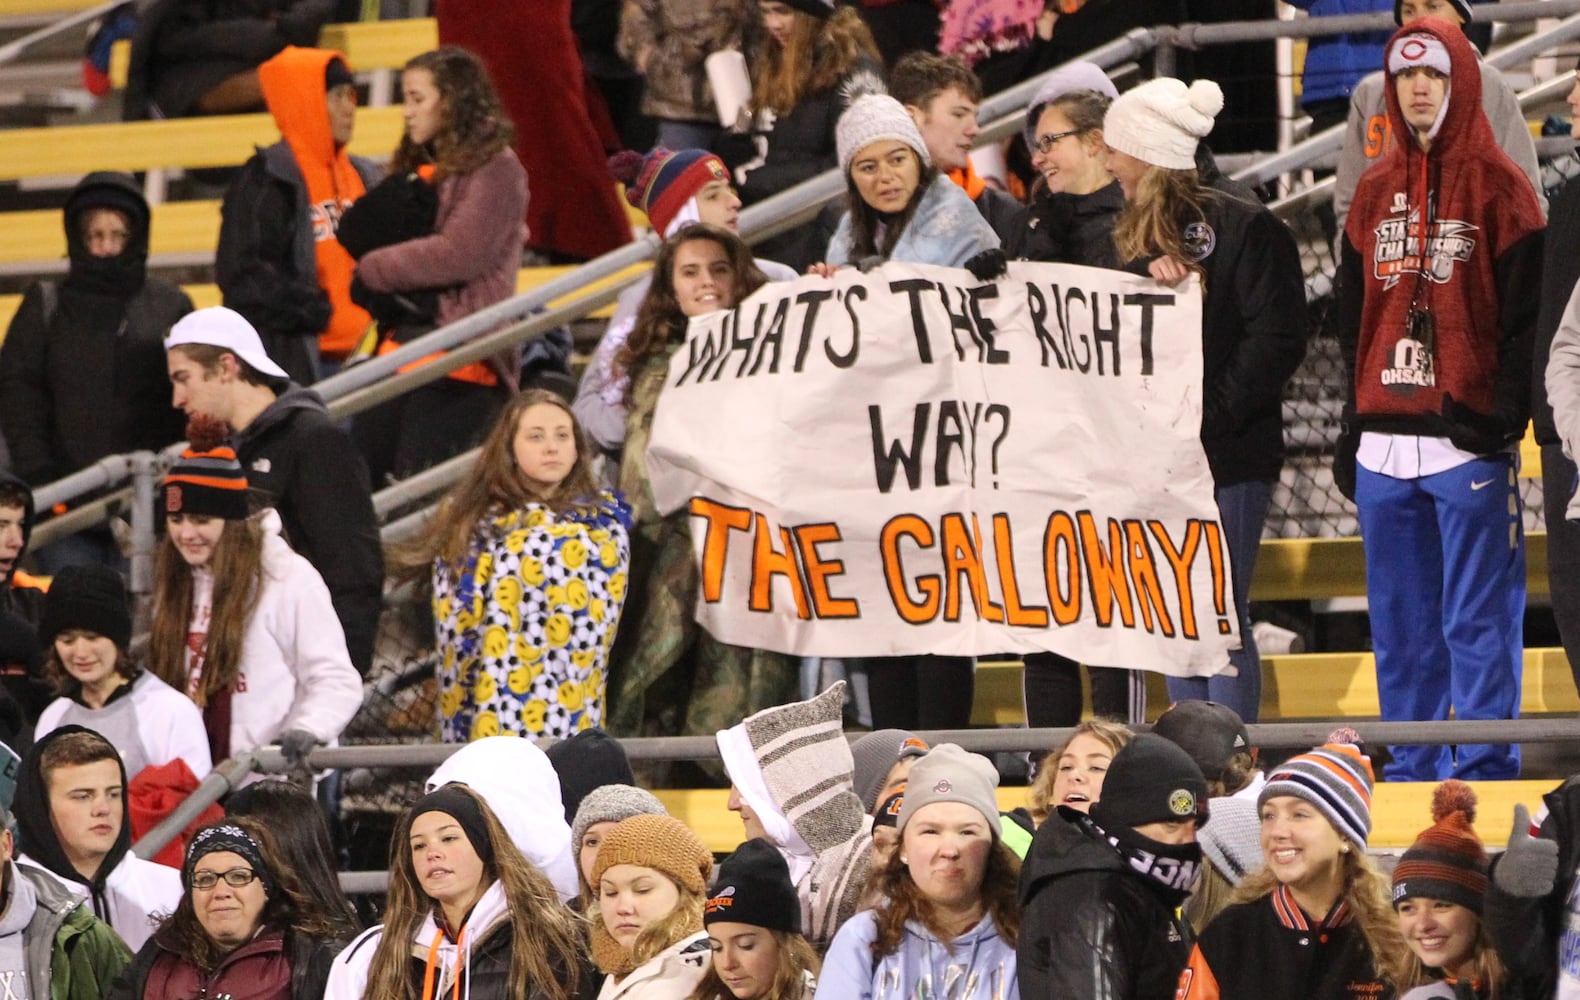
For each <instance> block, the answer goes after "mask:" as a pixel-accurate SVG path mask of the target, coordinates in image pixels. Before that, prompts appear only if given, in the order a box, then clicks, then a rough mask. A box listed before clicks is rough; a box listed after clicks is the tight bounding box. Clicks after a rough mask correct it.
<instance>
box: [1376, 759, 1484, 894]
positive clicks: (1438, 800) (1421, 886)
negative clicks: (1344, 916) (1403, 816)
mask: <svg viewBox="0 0 1580 1000" xmlns="http://www.w3.org/2000/svg"><path fill="white" fill-rule="evenodd" d="M1432 820H1433V823H1432V825H1431V826H1429V827H1427V828H1426V829H1425V830H1423V831H1421V835H1420V836H1419V837H1417V838H1415V843H1414V844H1412V845H1410V849H1409V850H1408V851H1405V852H1404V857H1402V858H1400V859H1399V865H1398V867H1396V868H1395V869H1394V870H1393V902H1394V905H1395V906H1398V905H1399V903H1400V902H1401V901H1402V900H1404V899H1407V898H1409V897H1411V896H1414V897H1417V898H1419V899H1441V900H1443V901H1444V902H1448V903H1458V904H1459V905H1460V906H1463V907H1465V908H1466V909H1468V910H1473V911H1474V912H1476V913H1480V912H1481V903H1482V899H1483V898H1484V897H1485V896H1486V894H1487V867H1488V861H1487V852H1486V850H1485V849H1484V848H1483V847H1482V846H1481V838H1480V837H1478V836H1476V831H1475V828H1474V827H1472V826H1471V824H1472V823H1474V822H1475V821H1476V792H1475V790H1474V789H1472V788H1471V787H1470V786H1469V785H1467V784H1465V783H1464V782H1463V781H1459V780H1458V779H1455V778H1450V779H1449V780H1447V781H1445V782H1443V783H1442V784H1441V785H1438V786H1437V791H1435V792H1433V793H1432Z"/></svg>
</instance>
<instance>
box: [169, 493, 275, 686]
mask: <svg viewBox="0 0 1580 1000" xmlns="http://www.w3.org/2000/svg"><path fill="white" fill-rule="evenodd" d="M208 569H209V572H211V573H212V574H213V576H214V598H213V608H212V610H211V611H210V612H209V627H208V635H207V638H206V639H205V640H204V645H203V686H202V688H201V689H199V690H198V691H197V692H196V693H195V694H194V695H193V700H194V701H196V702H197V704H198V707H200V708H201V707H203V706H205V705H207V704H208V700H209V699H210V698H212V697H214V696H215V695H216V694H218V693H219V692H221V691H224V690H226V689H228V688H230V687H231V686H232V685H234V684H235V683H236V676H237V674H238V673H239V672H240V670H241V646H242V641H243V639H244V638H245V636H246V631H247V621H248V619H249V618H250V617H251V616H252V611H253V605H254V603H255V600H256V598H257V595H258V592H259V591H260V590H261V589H262V587H263V528H262V526H261V525H260V524H259V523H258V519H257V517H256V516H255V517H251V518H248V519H247V520H245V521H226V522H225V530H224V532H223V533H222V534H221V535H220V536H219V544H217V545H215V546H214V554H213V556H211V557H210V558H209V564H208ZM191 623H192V567H191V566H188V565H187V562H186V560H185V559H183V558H182V557H181V553H180V552H179V551H178V550H177V549H176V543H175V542H173V541H171V539H170V534H169V532H166V533H165V538H164V541H162V542H160V543H159V552H158V554H157V555H156V556H155V558H154V610H153V616H152V619H151V621H150V624H149V627H148V660H149V667H150V669H151V670H152V671H153V673H154V674H155V676H157V677H158V678H159V679H160V680H162V681H164V682H165V683H166V684H168V685H170V686H171V687H173V688H175V689H176V690H177V691H185V690H187V683H188V678H187V663H186V654H187V636H188V634H189V633H190V632H191Z"/></svg>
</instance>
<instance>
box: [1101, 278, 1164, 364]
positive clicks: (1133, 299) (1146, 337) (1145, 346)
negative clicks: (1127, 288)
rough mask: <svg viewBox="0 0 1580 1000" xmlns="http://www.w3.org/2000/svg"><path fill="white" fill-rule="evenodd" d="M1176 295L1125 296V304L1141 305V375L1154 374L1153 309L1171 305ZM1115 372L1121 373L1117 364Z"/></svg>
mask: <svg viewBox="0 0 1580 1000" xmlns="http://www.w3.org/2000/svg"><path fill="white" fill-rule="evenodd" d="M1173 304H1174V296H1172V295H1157V294H1154V293H1151V292H1137V293H1134V294H1131V295H1126V296H1125V305H1127V306H1140V307H1141V375H1142V377H1143V378H1144V377H1146V376H1148V375H1151V374H1152V310H1153V309H1155V308H1156V307H1158V306H1171V305H1173ZM1114 374H1115V375H1117V374H1119V367H1118V365H1115V367H1114Z"/></svg>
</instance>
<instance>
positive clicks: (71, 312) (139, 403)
mask: <svg viewBox="0 0 1580 1000" xmlns="http://www.w3.org/2000/svg"><path fill="white" fill-rule="evenodd" d="M149 220H150V216H149V211H148V202H147V201H145V200H144V199H143V195H142V189H141V186H140V185H139V184H138V183H137V182H136V181H135V180H134V179H133V178H132V177H131V176H130V175H128V174H119V173H108V172H101V173H93V174H89V175H88V176H87V177H84V178H83V179H82V181H81V182H80V183H78V184H77V186H76V187H75V188H73V189H72V192H71V195H70V196H69V197H68V198H67V199H66V208H65V212H64V214H63V221H64V223H65V229H66V251H67V255H68V257H69V259H70V267H69V269H68V270H67V271H66V277H65V278H64V279H62V280H59V281H57V280H54V279H45V280H42V281H39V282H37V283H35V284H34V285H33V286H32V287H31V288H29V289H28V290H27V294H26V295H24V296H23V298H22V304H21V306H20V307H19V308H18V309H17V313H16V316H15V317H14V318H13V319H12V320H11V326H10V329H9V331H8V332H7V334H6V337H5V342H4V345H3V346H0V426H3V427H4V428H5V439H6V444H7V445H9V447H10V450H11V468H12V471H14V472H15V473H16V474H17V475H18V476H20V477H21V478H22V479H23V480H25V481H26V482H28V483H31V484H33V485H34V486H42V485H44V484H45V483H48V482H52V481H54V480H56V479H60V478H61V477H63V476H66V475H69V474H71V473H73V472H76V471H77V470H79V469H83V468H86V467H87V466H89V465H92V464H93V463H94V462H97V461H98V460H99V459H101V458H104V457H105V456H107V455H118V454H122V453H125V452H128V451H138V450H141V449H148V450H151V451H158V450H159V449H160V448H163V447H164V446H166V445H168V444H171V443H173V442H175V441H179V440H181V419H180V417H179V415H177V414H175V413H172V412H171V411H170V408H169V406H168V405H166V402H165V401H166V399H167V397H166V395H165V392H166V388H165V384H164V381H165V380H164V346H163V343H162V341H163V339H164V336H165V333H166V332H168V331H169V329H170V326H171V324H173V323H175V322H176V320H178V319H180V318H181V317H182V316H185V315H186V314H187V313H189V312H191V311H192V301H191V300H190V299H188V298H187V296H186V293H185V292H183V291H181V289H179V288H177V287H176V286H175V285H172V284H170V283H169V282H167V281H164V280H162V279H159V278H152V277H149V276H148V240H149ZM85 400H91V401H92V405H84V401H85ZM57 546H59V547H58V548H56V549H55V551H56V555H57V557H58V558H57V561H56V562H55V563H53V564H52V567H51V568H53V566H55V565H65V564H66V563H68V562H72V561H77V562H81V561H86V560H87V559H91V560H92V561H108V560H111V559H113V560H114V561H115V562H119V560H120V552H119V550H118V549H117V548H115V546H114V543H113V539H111V537H110V535H109V532H108V530H107V529H106V530H102V531H94V532H90V533H87V534H86V535H85V536H84V537H83V540H82V541H78V542H72V543H65V544H62V543H57ZM74 554H75V557H74Z"/></svg>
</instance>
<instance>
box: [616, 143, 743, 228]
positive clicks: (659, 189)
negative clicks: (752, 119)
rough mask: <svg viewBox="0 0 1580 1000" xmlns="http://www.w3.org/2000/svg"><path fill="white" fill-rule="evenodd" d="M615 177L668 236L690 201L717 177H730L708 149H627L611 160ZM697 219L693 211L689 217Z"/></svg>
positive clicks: (628, 197) (629, 198)
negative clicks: (643, 153)
mask: <svg viewBox="0 0 1580 1000" xmlns="http://www.w3.org/2000/svg"><path fill="white" fill-rule="evenodd" d="M609 169H610V171H611V172H612V173H613V174H614V176H615V179H616V180H618V181H620V182H621V183H622V184H624V185H625V200H626V201H628V202H630V203H631V206H632V207H633V208H639V209H641V210H642V211H643V212H646V213H647V221H648V222H650V223H652V224H653V232H655V233H657V234H658V235H660V236H664V237H667V236H669V234H670V228H671V226H672V225H673V224H674V223H675V222H677V221H683V220H679V219H678V218H677V217H678V216H679V215H680V213H681V209H683V208H685V207H686V202H688V201H690V200H691V199H693V198H695V197H696V196H697V195H698V193H700V192H701V191H702V189H703V188H705V187H707V186H708V185H709V184H711V183H713V182H714V181H724V182H726V183H728V182H729V180H730V172H729V170H728V169H726V168H725V166H724V161H723V160H721V159H719V158H718V157H717V156H714V155H713V154H712V153H710V152H708V151H707V150H705V149H678V150H677V149H665V148H664V147H663V146H658V147H655V148H654V149H653V151H652V152H650V153H648V154H647V155H646V156H639V155H638V154H636V153H632V152H629V151H627V152H623V153H620V154H619V155H617V156H614V157H611V158H610V160H609ZM684 221H691V222H695V221H696V216H695V215H694V214H693V215H692V216H691V217H690V218H689V219H688V220H684Z"/></svg>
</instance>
